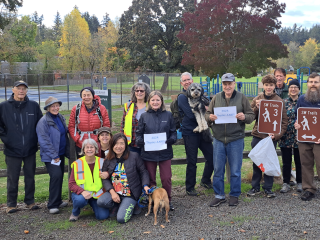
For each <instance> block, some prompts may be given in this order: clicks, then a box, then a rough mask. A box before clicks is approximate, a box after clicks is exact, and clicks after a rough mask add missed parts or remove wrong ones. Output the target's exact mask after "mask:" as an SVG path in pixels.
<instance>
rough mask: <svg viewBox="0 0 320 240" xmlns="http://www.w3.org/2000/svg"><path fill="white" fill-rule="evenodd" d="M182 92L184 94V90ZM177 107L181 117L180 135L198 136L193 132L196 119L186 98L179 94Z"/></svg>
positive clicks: (196, 124)
mask: <svg viewBox="0 0 320 240" xmlns="http://www.w3.org/2000/svg"><path fill="white" fill-rule="evenodd" d="M183 91H184V92H186V90H184V89H183ZM178 107H179V113H180V115H181V116H183V120H182V127H181V131H182V135H198V134H199V133H194V132H193V129H195V128H196V127H197V126H198V123H197V119H196V117H195V116H194V113H193V112H192V110H191V107H190V105H189V102H188V98H187V97H186V96H185V95H183V94H180V95H179V97H178Z"/></svg>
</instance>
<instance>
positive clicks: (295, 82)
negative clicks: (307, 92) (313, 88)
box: [288, 79, 300, 90]
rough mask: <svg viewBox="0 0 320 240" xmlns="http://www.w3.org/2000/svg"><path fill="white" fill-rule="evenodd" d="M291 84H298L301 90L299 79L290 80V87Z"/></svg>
mask: <svg viewBox="0 0 320 240" xmlns="http://www.w3.org/2000/svg"><path fill="white" fill-rule="evenodd" d="M291 85H296V86H297V87H298V88H299V90H300V83H299V81H298V80H297V79H292V80H291V81H290V82H289V85H288V87H290V86H291Z"/></svg>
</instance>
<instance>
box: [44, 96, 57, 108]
mask: <svg viewBox="0 0 320 240" xmlns="http://www.w3.org/2000/svg"><path fill="white" fill-rule="evenodd" d="M54 103H59V104H60V106H61V105H62V102H61V101H59V100H58V99H57V98H55V97H51V96H50V97H48V99H47V100H46V102H45V106H44V108H43V109H44V110H47V108H48V107H50V106H51V105H52V104H54Z"/></svg>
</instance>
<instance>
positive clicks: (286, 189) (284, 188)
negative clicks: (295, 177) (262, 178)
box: [280, 183, 290, 193]
mask: <svg viewBox="0 0 320 240" xmlns="http://www.w3.org/2000/svg"><path fill="white" fill-rule="evenodd" d="M289 191H290V185H289V184H288V183H284V184H282V188H281V190H280V192H281V193H287V192H289Z"/></svg>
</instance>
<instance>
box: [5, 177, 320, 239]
mask: <svg viewBox="0 0 320 240" xmlns="http://www.w3.org/2000/svg"><path fill="white" fill-rule="evenodd" d="M316 184H317V185H318V187H319V186H320V183H319V182H318V181H317V182H316ZM198 189H199V190H201V191H202V195H201V196H199V197H189V196H186V195H185V192H184V188H175V189H173V200H172V201H173V204H174V206H175V208H176V210H175V211H174V212H170V214H169V220H170V223H166V222H165V217H164V215H161V214H160V215H159V217H158V225H157V226H153V225H152V223H153V214H151V215H150V216H148V217H145V216H144V214H145V213H146V209H145V208H144V209H143V210H142V213H141V214H140V215H137V216H133V218H132V219H131V220H130V221H129V222H128V223H127V224H123V225H121V224H118V223H117V222H116V220H115V218H112V219H108V220H105V221H97V220H95V218H94V216H93V213H92V211H91V210H90V208H87V209H86V210H85V211H82V213H81V218H80V219H79V221H78V222H76V223H70V222H68V218H69V215H70V213H71V204H70V206H69V207H67V208H65V209H62V210H61V212H60V214H57V215H50V214H49V213H48V211H47V209H46V207H45V204H44V203H43V204H42V205H41V206H42V208H41V209H40V210H36V211H30V210H26V209H22V210H21V211H19V212H17V213H15V214H6V213H5V207H4V206H2V207H0V239H62V238H63V239H77V240H78V239H98V238H99V239H100V238H104V239H196V240H199V239H319V238H320V214H319V200H320V193H319V192H317V194H316V198H315V199H313V200H312V201H310V202H304V201H301V200H300V197H299V196H300V195H299V194H298V193H297V192H296V191H295V190H291V191H290V192H288V193H286V194H280V193H279V192H277V197H276V198H274V199H267V198H266V197H263V196H262V195H261V196H258V197H253V198H247V197H245V195H244V194H243V195H242V196H241V197H240V203H239V205H238V206H237V207H229V206H228V204H227V203H224V204H222V205H220V206H219V207H216V208H210V207H209V202H210V201H211V199H212V198H213V190H209V191H208V190H205V189H203V188H202V187H199V188H198ZM20 207H21V208H23V206H20ZM24 230H29V234H25V233H24Z"/></svg>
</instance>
